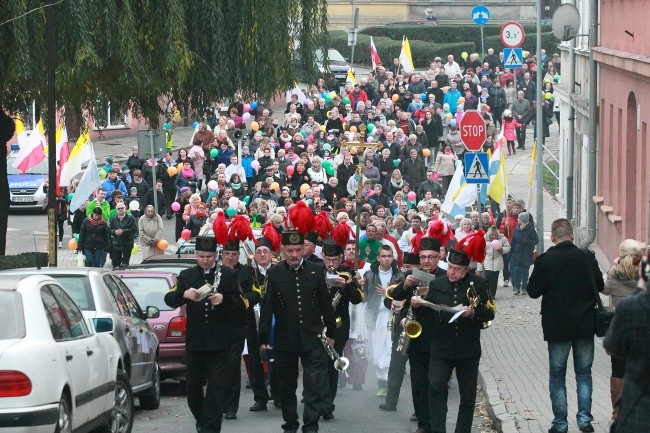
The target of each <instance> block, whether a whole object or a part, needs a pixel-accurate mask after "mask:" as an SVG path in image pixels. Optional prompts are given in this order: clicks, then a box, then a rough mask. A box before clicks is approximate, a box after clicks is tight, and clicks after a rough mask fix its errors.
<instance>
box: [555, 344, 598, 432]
mask: <svg viewBox="0 0 650 433" xmlns="http://www.w3.org/2000/svg"><path fill="white" fill-rule="evenodd" d="M571 349H573V369H574V371H575V375H576V385H577V394H578V413H577V414H576V421H577V422H578V426H579V427H581V426H584V425H586V424H589V423H590V422H591V421H593V419H594V417H593V416H592V415H591V394H592V389H593V386H592V382H591V365H592V364H593V361H594V337H589V338H585V339H582V340H573V341H549V342H548V359H549V385H548V389H549V392H550V395H551V405H552V407H553V415H554V416H555V418H554V419H553V427H555V429H556V430H558V431H561V432H564V431H567V430H568V428H569V423H568V421H567V413H568V407H567V396H566V367H567V360H568V358H569V351H570V350H571Z"/></svg>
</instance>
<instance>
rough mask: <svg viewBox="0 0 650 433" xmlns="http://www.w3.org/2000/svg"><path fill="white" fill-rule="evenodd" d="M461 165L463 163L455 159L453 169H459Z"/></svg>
mask: <svg viewBox="0 0 650 433" xmlns="http://www.w3.org/2000/svg"><path fill="white" fill-rule="evenodd" d="M461 165H463V163H462V162H460V159H457V160H456V162H454V167H456V168H458V167H460V166H461Z"/></svg>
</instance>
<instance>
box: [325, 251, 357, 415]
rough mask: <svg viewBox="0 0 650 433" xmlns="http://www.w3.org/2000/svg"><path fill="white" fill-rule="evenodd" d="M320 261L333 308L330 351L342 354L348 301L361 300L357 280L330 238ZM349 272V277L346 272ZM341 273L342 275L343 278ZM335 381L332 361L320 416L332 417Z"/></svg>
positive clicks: (346, 336) (346, 335)
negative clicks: (344, 263)
mask: <svg viewBox="0 0 650 433" xmlns="http://www.w3.org/2000/svg"><path fill="white" fill-rule="evenodd" d="M323 260H324V264H325V268H326V270H327V274H326V278H327V283H328V289H329V293H330V295H331V296H332V305H333V306H334V308H335V311H336V332H335V334H334V350H336V353H338V354H339V355H341V356H343V349H345V344H346V343H347V341H348V339H349V338H350V304H354V305H356V304H359V303H361V302H362V301H363V291H362V290H361V287H360V286H359V283H358V282H357V279H356V276H355V272H354V269H351V268H348V267H347V266H343V265H342V264H341V263H343V248H342V247H341V246H340V245H338V244H337V243H336V242H334V241H333V240H332V239H326V240H325V241H323ZM346 274H349V277H348V276H347V275H346ZM342 275H344V276H345V277H343V276H342ZM338 382H339V370H337V369H336V368H335V367H334V362H330V363H329V393H328V394H327V397H326V398H325V400H326V402H327V403H328V404H329V405H330V407H329V408H326V409H325V410H324V412H323V418H324V419H332V418H333V417H334V415H333V414H332V412H333V411H334V399H335V398H336V390H337V388H338Z"/></svg>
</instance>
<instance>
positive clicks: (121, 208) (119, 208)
mask: <svg viewBox="0 0 650 433" xmlns="http://www.w3.org/2000/svg"><path fill="white" fill-rule="evenodd" d="M116 209H117V210H125V209H126V208H125V207H118V208H116Z"/></svg>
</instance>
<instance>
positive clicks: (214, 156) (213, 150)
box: [210, 149, 219, 158]
mask: <svg viewBox="0 0 650 433" xmlns="http://www.w3.org/2000/svg"><path fill="white" fill-rule="evenodd" d="M217 155H219V151H218V150H217V149H210V157H211V158H216V157H217Z"/></svg>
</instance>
